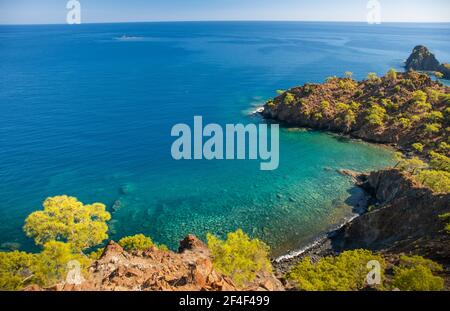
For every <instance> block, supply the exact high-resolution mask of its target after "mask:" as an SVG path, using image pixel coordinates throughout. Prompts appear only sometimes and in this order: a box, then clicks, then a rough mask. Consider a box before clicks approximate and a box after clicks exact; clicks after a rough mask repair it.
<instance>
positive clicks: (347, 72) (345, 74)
mask: <svg viewBox="0 0 450 311" xmlns="http://www.w3.org/2000/svg"><path fill="white" fill-rule="evenodd" d="M344 77H346V78H348V79H351V78H352V77H353V72H351V71H346V72H344Z"/></svg>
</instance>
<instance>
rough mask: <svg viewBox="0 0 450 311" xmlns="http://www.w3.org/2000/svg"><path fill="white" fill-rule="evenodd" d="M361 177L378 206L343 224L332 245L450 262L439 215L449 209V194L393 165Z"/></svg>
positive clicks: (448, 237) (449, 240)
mask: <svg viewBox="0 0 450 311" xmlns="http://www.w3.org/2000/svg"><path fill="white" fill-rule="evenodd" d="M363 179H364V180H365V181H364V182H363V183H362V186H363V187H364V188H365V189H366V190H367V191H369V192H370V193H371V194H372V195H373V197H374V198H375V199H376V200H377V202H378V203H377V204H378V206H377V207H376V208H375V210H373V211H371V212H368V213H366V214H364V215H362V216H360V217H358V218H356V219H355V220H354V221H352V222H351V223H349V224H347V225H346V226H345V227H344V228H343V229H342V230H341V232H340V233H339V235H338V236H336V238H334V239H333V243H334V248H336V249H338V250H345V249H355V248H366V249H371V250H375V251H382V252H384V253H389V254H399V253H406V254H415V255H420V256H424V257H427V258H430V259H433V260H436V261H438V262H440V263H442V264H444V265H450V235H449V234H448V233H446V232H445V231H444V227H445V222H444V221H442V220H441V219H440V218H439V215H442V214H445V213H448V212H450V194H436V193H433V192H432V191H431V190H430V189H428V188H424V187H423V186H421V185H420V184H418V183H417V182H416V181H415V180H414V178H413V177H412V176H411V175H409V174H408V173H405V172H402V171H399V170H396V169H388V170H382V171H377V172H373V173H371V174H369V175H366V176H363Z"/></svg>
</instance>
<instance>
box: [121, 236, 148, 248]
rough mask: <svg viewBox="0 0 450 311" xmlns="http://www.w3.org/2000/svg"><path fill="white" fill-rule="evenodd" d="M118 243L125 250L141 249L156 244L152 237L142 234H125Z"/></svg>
mask: <svg viewBox="0 0 450 311" xmlns="http://www.w3.org/2000/svg"><path fill="white" fill-rule="evenodd" d="M119 245H120V246H122V247H123V249H124V250H126V251H143V250H146V249H148V248H150V247H153V246H156V245H155V243H153V241H152V239H151V238H149V237H146V236H145V235H143V234H136V235H133V236H127V237H124V238H122V239H120V240H119Z"/></svg>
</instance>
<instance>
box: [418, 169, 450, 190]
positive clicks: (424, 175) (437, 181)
mask: <svg viewBox="0 0 450 311" xmlns="http://www.w3.org/2000/svg"><path fill="white" fill-rule="evenodd" d="M416 179H417V180H418V181H419V182H421V183H422V184H423V185H424V186H426V187H428V188H430V189H431V190H433V191H434V192H437V193H449V192H450V173H449V172H446V171H436V170H423V171H421V172H420V173H419V174H418V175H417V176H416Z"/></svg>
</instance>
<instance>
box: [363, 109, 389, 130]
mask: <svg viewBox="0 0 450 311" xmlns="http://www.w3.org/2000/svg"><path fill="white" fill-rule="evenodd" d="M367 112H368V115H367V116H366V121H367V122H369V124H371V125H374V126H377V127H380V126H383V125H384V120H385V118H386V109H384V108H383V107H381V106H379V105H377V104H375V105H373V106H372V107H370V108H369V109H368V111H367Z"/></svg>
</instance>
